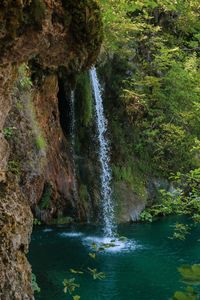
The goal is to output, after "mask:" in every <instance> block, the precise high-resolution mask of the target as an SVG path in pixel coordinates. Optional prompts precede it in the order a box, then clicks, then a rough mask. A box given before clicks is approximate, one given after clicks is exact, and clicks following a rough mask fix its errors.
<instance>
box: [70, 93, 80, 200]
mask: <svg viewBox="0 0 200 300" xmlns="http://www.w3.org/2000/svg"><path fill="white" fill-rule="evenodd" d="M74 102H75V96H74V91H71V153H72V158H73V174H74V180H73V197H74V202H75V205H76V204H77V202H78V189H77V186H78V184H77V176H76V162H75V150H74V146H75V107H74V105H75V103H74Z"/></svg>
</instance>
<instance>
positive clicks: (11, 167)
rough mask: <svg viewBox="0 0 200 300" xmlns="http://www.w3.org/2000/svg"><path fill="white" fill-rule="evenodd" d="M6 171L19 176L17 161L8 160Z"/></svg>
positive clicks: (19, 168)
mask: <svg viewBox="0 0 200 300" xmlns="http://www.w3.org/2000/svg"><path fill="white" fill-rule="evenodd" d="M8 171H10V172H12V173H13V174H15V175H17V176H20V175H21V167H20V163H19V161H16V160H10V161H9V162H8Z"/></svg>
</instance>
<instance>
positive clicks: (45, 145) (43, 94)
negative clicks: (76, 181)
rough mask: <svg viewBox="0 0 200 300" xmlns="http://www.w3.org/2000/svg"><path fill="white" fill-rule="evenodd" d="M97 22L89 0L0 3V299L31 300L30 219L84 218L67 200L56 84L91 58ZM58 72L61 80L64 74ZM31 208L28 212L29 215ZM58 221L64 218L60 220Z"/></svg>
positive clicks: (68, 167) (66, 154)
mask: <svg viewBox="0 0 200 300" xmlns="http://www.w3.org/2000/svg"><path fill="white" fill-rule="evenodd" d="M101 40H102V23H101V17H100V12H99V8H98V5H97V4H96V2H95V1H89V0H84V1H78V0H73V1H64V0H63V1H61V0H34V1H31V0H20V1H14V0H9V1H1V3H0V298H1V299H2V300H4V299H5V300H11V299H13V300H14V299H17V300H21V299H33V291H32V288H31V268H30V266H29V263H28V261H27V259H26V253H27V251H28V245H29V241H30V235H31V231H32V224H33V216H32V212H33V213H34V215H35V216H36V217H37V216H38V217H39V218H40V219H42V220H44V221H45V222H47V223H48V222H52V221H53V222H57V220H58V218H60V220H61V221H63V222H65V221H67V219H66V216H68V215H70V216H74V218H79V219H81V218H83V217H84V212H83V213H82V208H81V203H75V202H74V199H73V193H72V189H73V184H72V183H73V176H74V175H73V170H72V168H73V166H72V161H71V154H70V147H69V142H68V140H67V138H66V135H64V133H63V130H62V128H61V126H60V117H59V108H58V101H59V100H58V98H59V81H60V80H61V78H62V77H63V76H65V79H66V80H68V81H69V84H72V83H73V81H74V76H75V74H77V73H78V72H80V71H81V70H85V69H87V68H89V67H90V66H91V65H92V64H93V63H94V62H95V60H96V58H97V56H98V53H99V49H100V45H101ZM63 74H64V75H63ZM31 210H32V212H31ZM64 216H65V217H64Z"/></svg>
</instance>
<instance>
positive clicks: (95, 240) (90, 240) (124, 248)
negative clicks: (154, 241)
mask: <svg viewBox="0 0 200 300" xmlns="http://www.w3.org/2000/svg"><path fill="white" fill-rule="evenodd" d="M82 242H83V244H84V245H85V246H86V247H88V248H90V249H92V248H93V247H92V244H96V246H97V248H99V247H103V248H104V247H105V248H104V250H103V251H101V252H102V253H105V252H112V253H117V252H132V251H135V250H136V249H141V248H143V247H142V246H141V245H139V244H138V243H137V242H136V241H134V240H128V239H127V240H120V239H117V238H116V239H115V238H109V237H96V236H88V237H86V238H83V239H82ZM109 244H110V246H108V247H107V245H109Z"/></svg>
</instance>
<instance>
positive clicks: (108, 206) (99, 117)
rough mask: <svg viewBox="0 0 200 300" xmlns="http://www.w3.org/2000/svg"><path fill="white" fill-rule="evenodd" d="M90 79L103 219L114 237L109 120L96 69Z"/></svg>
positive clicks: (106, 232)
mask: <svg viewBox="0 0 200 300" xmlns="http://www.w3.org/2000/svg"><path fill="white" fill-rule="evenodd" d="M90 79H91V83H92V88H93V93H94V98H95V111H96V126H97V132H98V141H99V151H98V153H99V160H100V163H101V178H100V179H101V202H102V208H103V212H102V217H103V230H104V235H105V236H107V237H112V236H113V235H114V234H115V227H116V224H115V218H114V204H113V200H112V188H111V181H112V175H111V168H110V148H109V143H108V140H107V138H106V133H107V120H106V118H105V115H104V109H103V99H102V94H101V86H100V82H99V80H98V77H97V72H96V69H95V68H92V69H91V70H90Z"/></svg>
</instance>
